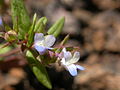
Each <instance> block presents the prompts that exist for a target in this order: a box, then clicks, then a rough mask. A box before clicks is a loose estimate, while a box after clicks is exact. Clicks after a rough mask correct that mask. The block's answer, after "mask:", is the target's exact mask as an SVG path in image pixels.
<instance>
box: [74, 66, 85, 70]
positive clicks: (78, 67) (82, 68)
mask: <svg viewBox="0 0 120 90" xmlns="http://www.w3.org/2000/svg"><path fill="white" fill-rule="evenodd" d="M76 67H77V69H79V70H85V68H84V67H82V66H80V65H76Z"/></svg>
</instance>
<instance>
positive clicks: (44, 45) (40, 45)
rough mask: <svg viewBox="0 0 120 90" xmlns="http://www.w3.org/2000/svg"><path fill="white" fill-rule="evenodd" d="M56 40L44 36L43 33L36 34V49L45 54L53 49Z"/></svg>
mask: <svg viewBox="0 0 120 90" xmlns="http://www.w3.org/2000/svg"><path fill="white" fill-rule="evenodd" d="M55 41H56V38H55V37H54V36H53V35H46V36H44V34H43V33H36V34H35V37H34V48H35V49H36V50H37V51H38V52H39V53H40V54H44V53H45V51H46V50H50V49H52V48H51V46H52V45H53V44H54V43H55Z"/></svg>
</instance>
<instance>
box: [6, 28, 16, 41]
mask: <svg viewBox="0 0 120 90" xmlns="http://www.w3.org/2000/svg"><path fill="white" fill-rule="evenodd" d="M4 38H5V40H7V41H8V42H12V41H15V40H16V39H17V33H16V32H15V31H13V30H10V31H8V32H6V33H5V36H4Z"/></svg>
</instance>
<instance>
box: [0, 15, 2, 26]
mask: <svg viewBox="0 0 120 90" xmlns="http://www.w3.org/2000/svg"><path fill="white" fill-rule="evenodd" d="M0 25H2V18H1V16H0Z"/></svg>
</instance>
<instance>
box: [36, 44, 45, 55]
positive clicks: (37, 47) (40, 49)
mask: <svg viewBox="0 0 120 90" xmlns="http://www.w3.org/2000/svg"><path fill="white" fill-rule="evenodd" d="M34 47H35V49H36V50H37V51H38V52H39V53H40V54H44V53H45V51H46V48H45V47H43V46H37V45H35V46H34Z"/></svg>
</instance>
